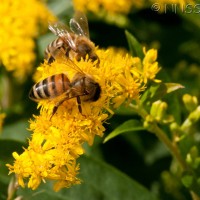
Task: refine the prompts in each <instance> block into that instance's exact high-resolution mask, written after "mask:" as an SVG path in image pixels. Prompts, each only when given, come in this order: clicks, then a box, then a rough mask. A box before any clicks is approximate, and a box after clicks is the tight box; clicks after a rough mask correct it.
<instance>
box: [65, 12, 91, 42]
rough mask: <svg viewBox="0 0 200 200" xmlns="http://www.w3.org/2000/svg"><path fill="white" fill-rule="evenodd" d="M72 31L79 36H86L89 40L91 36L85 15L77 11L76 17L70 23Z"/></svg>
mask: <svg viewBox="0 0 200 200" xmlns="http://www.w3.org/2000/svg"><path fill="white" fill-rule="evenodd" d="M69 25H70V29H71V30H72V32H74V33H75V34H77V35H79V36H85V37H87V38H89V37H90V35H89V28H88V20H87V17H86V15H85V14H84V13H82V12H80V11H76V12H75V15H74V17H73V18H72V19H71V20H70V22H69Z"/></svg>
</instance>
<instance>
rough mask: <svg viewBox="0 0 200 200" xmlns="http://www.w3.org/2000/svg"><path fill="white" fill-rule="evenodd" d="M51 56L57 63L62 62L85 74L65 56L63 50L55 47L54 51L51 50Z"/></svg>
mask: <svg viewBox="0 0 200 200" xmlns="http://www.w3.org/2000/svg"><path fill="white" fill-rule="evenodd" d="M52 54H53V55H52V56H53V57H54V58H55V59H56V61H58V62H59V63H63V64H65V65H67V66H68V67H70V68H71V69H73V70H75V71H77V72H79V73H81V74H85V73H84V72H83V71H82V70H81V69H80V68H79V67H78V66H77V65H76V64H75V63H74V62H73V61H72V60H71V59H70V58H68V57H66V55H65V52H64V51H63V50H62V49H57V50H56V52H52Z"/></svg>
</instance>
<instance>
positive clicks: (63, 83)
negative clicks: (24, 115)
mask: <svg viewBox="0 0 200 200" xmlns="http://www.w3.org/2000/svg"><path fill="white" fill-rule="evenodd" d="M70 87H71V86H70V81H69V79H68V77H67V76H66V75H65V74H55V75H53V76H50V77H48V78H46V79H44V80H42V81H40V82H38V83H36V84H35V85H34V86H33V87H32V89H31V91H30V93H29V98H30V99H32V100H35V101H37V100H41V99H49V98H54V97H57V96H60V95H61V94H63V93H64V92H66V91H68V90H69V89H70Z"/></svg>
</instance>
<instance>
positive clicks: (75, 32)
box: [45, 11, 99, 64]
mask: <svg viewBox="0 0 200 200" xmlns="http://www.w3.org/2000/svg"><path fill="white" fill-rule="evenodd" d="M69 25H70V26H69V27H68V26H66V25H64V24H62V23H61V22H55V23H50V24H49V29H50V30H51V31H52V32H53V33H54V34H55V35H56V36H58V38H57V39H55V40H54V41H52V42H51V43H50V44H49V45H48V46H47V48H46V50H45V59H47V61H48V63H49V64H50V63H52V62H53V61H54V60H55V55H56V54H57V51H58V50H59V49H62V50H64V52H65V56H66V57H68V58H70V59H71V60H73V59H74V58H75V59H76V60H77V61H80V60H81V58H83V59H85V58H86V55H88V57H89V59H91V60H92V61H95V60H98V62H99V58H98V56H97V54H96V53H95V45H94V43H93V42H92V41H91V40H90V39H89V28H88V21H87V17H86V16H85V15H84V14H83V13H82V12H80V11H76V12H75V15H74V17H73V18H72V19H71V20H70V22H69Z"/></svg>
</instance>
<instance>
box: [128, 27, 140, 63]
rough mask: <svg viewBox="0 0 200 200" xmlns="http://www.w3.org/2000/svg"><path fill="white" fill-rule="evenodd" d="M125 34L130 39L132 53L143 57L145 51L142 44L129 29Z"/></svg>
mask: <svg viewBox="0 0 200 200" xmlns="http://www.w3.org/2000/svg"><path fill="white" fill-rule="evenodd" d="M125 34H126V38H127V41H128V45H129V49H130V52H131V55H132V56H135V57H139V58H141V59H143V57H144V53H143V51H142V46H141V44H140V43H139V42H138V41H137V39H136V38H135V37H134V36H133V35H132V34H131V33H129V32H128V31H127V30H126V31H125Z"/></svg>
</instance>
